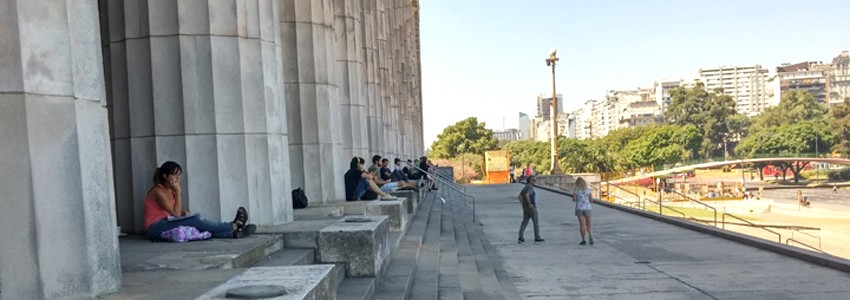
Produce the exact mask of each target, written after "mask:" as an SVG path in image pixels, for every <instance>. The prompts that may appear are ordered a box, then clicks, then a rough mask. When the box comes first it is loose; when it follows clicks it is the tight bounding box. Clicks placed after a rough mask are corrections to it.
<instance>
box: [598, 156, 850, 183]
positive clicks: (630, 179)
mask: <svg viewBox="0 0 850 300" xmlns="http://www.w3.org/2000/svg"><path fill="white" fill-rule="evenodd" d="M776 162H822V163H830V164H838V165H850V159H846V158H832V157H767V158H745V159H735V160H724V161H713V162H706V163H699V164H693V165H687V166H680V167H675V168H670V169H666V170H661V171H655V172H650V173H645V174H640V175H636V176H631V177H626V178H621V179H617V180H611V181H610V182H611V183H613V184H618V183H628V182H633V181H638V180H641V179H646V178H654V177H662V176H667V175H671V174H677V173H683V172H688V171H692V170H695V169H710V168H716V167H722V166H728V165H735V164H752V163H776Z"/></svg>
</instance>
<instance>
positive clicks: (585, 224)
mask: <svg viewBox="0 0 850 300" xmlns="http://www.w3.org/2000/svg"><path fill="white" fill-rule="evenodd" d="M590 201H591V190H590V188H589V187H588V186H587V182H586V181H584V178H581V177H579V178H578V179H576V182H575V187H574V190H573V202H575V203H576V217H578V223H579V233H580V234H581V243H579V245H585V244H587V242H585V240H584V236H585V232H587V237H588V239H589V242H590V244H591V245H593V226H592V225H591V222H590ZM585 230H586V231H585Z"/></svg>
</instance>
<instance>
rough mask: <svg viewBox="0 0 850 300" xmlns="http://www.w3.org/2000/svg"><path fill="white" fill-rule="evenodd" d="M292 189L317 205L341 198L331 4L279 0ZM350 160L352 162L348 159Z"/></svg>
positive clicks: (344, 164)
mask: <svg viewBox="0 0 850 300" xmlns="http://www.w3.org/2000/svg"><path fill="white" fill-rule="evenodd" d="M277 1H279V2H278V3H279V6H280V19H281V20H280V35H281V41H282V43H283V65H282V67H283V73H284V78H285V81H284V82H285V84H286V105H287V113H288V115H287V117H288V118H287V120H288V121H289V130H290V133H291V134H290V136H289V151H290V159H291V167H292V185H293V187H304V191H305V192H306V194H307V197H310V198H311V199H314V200H315V201H316V202H318V203H328V202H330V201H335V200H343V199H344V198H345V193H344V189H345V184H344V181H343V174H344V173H345V170H347V169H348V161H349V160H348V159H344V158H343V157H342V143H341V137H340V136H341V130H340V126H342V123H341V122H340V121H339V120H340V101H339V89H338V86H337V85H338V82H337V81H338V76H337V69H336V66H337V62H336V55H335V51H334V47H335V46H334V28H333V23H334V10H333V3H332V2H331V0H277ZM349 159H350V158H349Z"/></svg>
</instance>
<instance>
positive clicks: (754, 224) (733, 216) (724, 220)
mask: <svg viewBox="0 0 850 300" xmlns="http://www.w3.org/2000/svg"><path fill="white" fill-rule="evenodd" d="M727 215H728V216H730V217H732V218H735V219H737V220H738V221H742V222H744V223H747V224H750V225H752V227H755V228H761V229H762V230H765V231H767V232H770V233H773V234H775V235H776V236H777V237H778V238H779V243H780V244H781V243H782V234H780V233H779V232H776V231H773V230H770V229H767V228H764V227H763V226H759V225H758V224H756V223H753V222H750V221H747V220H744V219H741V218H739V217H737V216H735V215H733V214H730V213H726V212H724V213H723V216H722V217H723V219H722V220H723V222H722V224H723V227H722V228H723V229H724V230H725V229H726V216H727Z"/></svg>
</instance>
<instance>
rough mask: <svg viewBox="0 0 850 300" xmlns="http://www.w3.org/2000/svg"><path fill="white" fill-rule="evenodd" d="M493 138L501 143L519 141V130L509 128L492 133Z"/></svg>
mask: <svg viewBox="0 0 850 300" xmlns="http://www.w3.org/2000/svg"><path fill="white" fill-rule="evenodd" d="M493 137H494V138H496V139H497V140H499V141H503V142H513V141H519V140H520V138H521V134H520V131H519V129H516V128H510V129H507V130H503V131H493Z"/></svg>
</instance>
